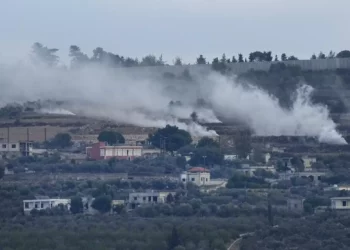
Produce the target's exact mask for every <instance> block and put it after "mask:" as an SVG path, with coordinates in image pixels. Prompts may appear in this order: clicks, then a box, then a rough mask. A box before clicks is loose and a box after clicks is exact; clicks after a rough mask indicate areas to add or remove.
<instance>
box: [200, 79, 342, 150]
mask: <svg viewBox="0 0 350 250" xmlns="http://www.w3.org/2000/svg"><path fill="white" fill-rule="evenodd" d="M209 82H210V83H209V84H208V85H207V88H206V90H207V91H208V90H209V92H210V93H211V95H210V99H211V103H212V104H213V106H214V109H215V110H217V111H219V112H220V113H221V114H222V115H223V116H224V117H225V118H227V119H236V120H239V121H242V122H244V123H246V124H247V125H248V126H249V127H250V128H251V129H252V130H253V131H254V132H255V133H256V134H257V135H273V136H280V135H289V136H310V137H317V138H318V140H319V141H320V142H323V143H329V144H347V142H346V141H345V139H344V138H343V137H342V136H341V134H339V133H338V132H337V130H336V124H335V123H334V121H333V120H332V119H331V118H330V117H329V111H328V109H327V107H325V106H322V105H316V104H312V103H311V100H310V94H311V92H312V91H313V89H312V87H310V86H308V85H301V86H300V87H299V88H298V89H297V91H296V96H295V100H294V102H293V106H292V108H291V109H289V110H287V109H284V108H282V107H281V106H280V105H279V103H278V100H277V99H276V98H274V97H273V96H271V95H269V94H268V93H267V92H265V91H263V90H261V89H259V88H257V87H254V86H249V88H247V87H245V86H243V85H241V84H238V83H236V82H234V81H233V80H232V81H229V80H228V79H227V78H223V77H219V76H215V75H211V76H209ZM214 83H215V87H214V85H212V84H214ZM208 86H212V88H208ZM209 92H208V93H209Z"/></svg>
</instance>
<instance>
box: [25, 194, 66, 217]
mask: <svg viewBox="0 0 350 250" xmlns="http://www.w3.org/2000/svg"><path fill="white" fill-rule="evenodd" d="M59 205H62V206H64V207H66V208H67V209H69V208H70V199H60V198H58V199H50V198H49V197H48V196H36V197H35V199H34V200H23V211H24V214H30V212H31V211H32V210H33V209H36V210H45V209H51V208H53V207H58V206H59Z"/></svg>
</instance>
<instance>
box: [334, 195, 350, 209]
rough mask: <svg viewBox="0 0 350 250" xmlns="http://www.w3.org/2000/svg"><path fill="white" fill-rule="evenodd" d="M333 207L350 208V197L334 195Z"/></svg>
mask: <svg viewBox="0 0 350 250" xmlns="http://www.w3.org/2000/svg"><path fill="white" fill-rule="evenodd" d="M331 208H332V209H334V210H348V209H350V197H333V198H331Z"/></svg>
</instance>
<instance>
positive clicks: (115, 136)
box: [97, 131, 125, 145]
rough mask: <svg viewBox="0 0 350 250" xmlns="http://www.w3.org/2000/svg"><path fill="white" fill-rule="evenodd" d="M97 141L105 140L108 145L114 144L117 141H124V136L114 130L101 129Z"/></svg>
mask: <svg viewBox="0 0 350 250" xmlns="http://www.w3.org/2000/svg"><path fill="white" fill-rule="evenodd" d="M97 139H98V141H100V142H107V143H108V144H109V145H115V144H117V143H122V144H124V143H125V138H124V136H123V135H122V134H120V133H118V132H115V131H102V132H101V133H100V134H99V135H98V137H97Z"/></svg>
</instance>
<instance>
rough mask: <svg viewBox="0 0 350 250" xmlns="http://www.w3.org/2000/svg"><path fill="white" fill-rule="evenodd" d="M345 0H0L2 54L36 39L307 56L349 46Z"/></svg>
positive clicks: (134, 53)
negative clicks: (257, 51) (256, 51)
mask: <svg viewBox="0 0 350 250" xmlns="http://www.w3.org/2000/svg"><path fill="white" fill-rule="evenodd" d="M349 8H350V1H349V0H332V1H331V0H0V32H1V39H0V59H2V60H4V58H5V59H14V58H18V57H20V56H21V55H23V54H27V53H28V51H29V50H30V46H31V44H32V43H34V42H36V41H38V42H41V43H43V44H44V45H46V46H48V47H55V48H59V49H60V53H59V55H60V56H61V58H62V59H63V60H64V61H68V57H67V54H68V48H69V46H70V45H72V44H76V45H78V46H80V47H81V49H82V50H83V51H84V52H85V53H88V54H89V55H91V51H92V50H93V49H94V48H95V47H98V46H100V47H103V48H104V49H105V50H107V51H111V52H114V53H117V54H120V55H124V56H131V57H138V58H141V57H142V56H145V55H147V54H150V53H152V54H155V55H160V54H163V58H164V59H165V60H166V61H167V62H168V63H171V62H172V60H173V58H174V57H176V56H180V57H182V58H183V59H184V61H185V62H188V63H192V62H194V61H195V58H196V57H197V56H198V55H199V54H203V55H204V56H205V57H207V58H208V59H212V58H213V57H216V56H221V55H222V53H226V55H227V56H228V57H231V56H232V55H237V54H238V53H243V54H244V55H245V56H247V54H248V53H249V52H251V51H254V50H272V51H273V53H278V54H281V53H283V52H286V53H287V54H294V55H296V56H297V57H300V58H301V57H303V58H309V57H310V56H311V54H312V53H318V52H319V51H321V50H322V51H325V52H327V53H328V52H329V51H330V50H333V51H336V52H339V51H340V50H342V49H350V33H349V32H348V30H347V26H348V24H349V23H350V15H349V14H348V10H349Z"/></svg>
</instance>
